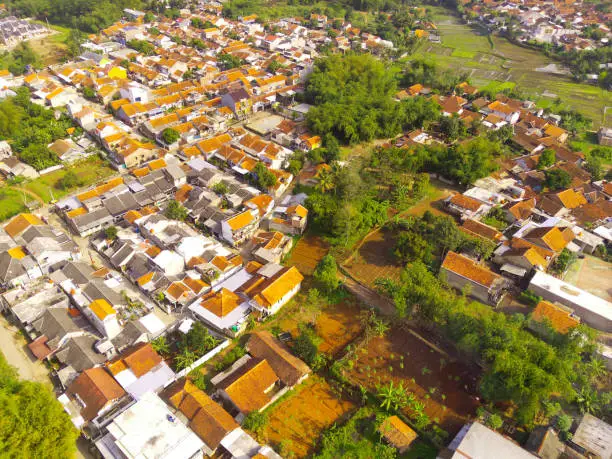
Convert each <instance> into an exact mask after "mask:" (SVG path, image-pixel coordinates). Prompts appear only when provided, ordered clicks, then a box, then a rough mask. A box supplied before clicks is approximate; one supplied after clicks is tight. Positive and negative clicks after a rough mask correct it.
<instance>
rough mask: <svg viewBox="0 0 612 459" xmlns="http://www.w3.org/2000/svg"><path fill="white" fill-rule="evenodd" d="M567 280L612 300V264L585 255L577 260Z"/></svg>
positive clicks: (566, 277)
mask: <svg viewBox="0 0 612 459" xmlns="http://www.w3.org/2000/svg"><path fill="white" fill-rule="evenodd" d="M565 281H566V282H569V283H571V284H574V285H575V286H576V287H578V288H581V289H583V290H586V291H587V292H590V293H592V294H593V295H596V296H598V297H601V298H603V299H604V300H607V301H612V265H610V263H606V262H605V261H603V260H601V259H599V258H596V257H593V256H591V255H585V257H584V259H581V260H576V262H575V263H574V265H573V266H572V267H571V268H570V270H569V272H568V273H567V275H566V276H565Z"/></svg>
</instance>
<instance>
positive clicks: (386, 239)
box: [343, 228, 402, 288]
mask: <svg viewBox="0 0 612 459" xmlns="http://www.w3.org/2000/svg"><path fill="white" fill-rule="evenodd" d="M395 243H396V241H395V235H394V234H393V231H391V230H389V229H386V228H383V229H381V230H380V231H377V232H375V233H373V234H370V235H369V236H368V237H367V238H366V239H365V241H364V242H363V244H362V245H361V247H360V248H359V249H358V250H357V251H356V253H355V254H354V255H353V256H352V257H351V258H349V259H348V260H347V262H346V263H345V264H344V266H343V267H344V268H345V269H346V270H347V271H348V272H349V274H351V276H353V277H354V278H355V279H356V280H358V281H359V282H361V283H363V284H364V285H366V286H368V287H370V288H374V287H375V282H376V279H379V278H389V279H393V280H399V277H400V272H401V271H402V265H401V264H400V263H399V262H398V261H397V259H396V257H395V256H394V255H393V248H394V247H395Z"/></svg>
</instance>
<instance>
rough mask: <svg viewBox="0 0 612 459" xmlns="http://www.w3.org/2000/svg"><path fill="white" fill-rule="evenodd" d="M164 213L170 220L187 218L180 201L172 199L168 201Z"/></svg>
mask: <svg viewBox="0 0 612 459" xmlns="http://www.w3.org/2000/svg"><path fill="white" fill-rule="evenodd" d="M164 215H165V216H166V217H168V218H170V219H172V220H179V221H183V220H185V219H186V218H187V215H188V212H187V209H185V208H184V207H183V206H182V205H181V203H180V202H178V201H176V200H172V201H170V202H169V203H168V207H166V210H165V211H164Z"/></svg>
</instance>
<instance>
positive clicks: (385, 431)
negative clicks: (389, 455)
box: [378, 416, 418, 454]
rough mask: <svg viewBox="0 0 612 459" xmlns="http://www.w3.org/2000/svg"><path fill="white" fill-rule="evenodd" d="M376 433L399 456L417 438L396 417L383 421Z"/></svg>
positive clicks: (415, 434)
mask: <svg viewBox="0 0 612 459" xmlns="http://www.w3.org/2000/svg"><path fill="white" fill-rule="evenodd" d="M378 432H379V433H380V435H381V437H382V438H384V439H385V440H386V441H387V443H389V444H390V445H391V446H393V447H394V448H395V449H397V451H398V452H399V453H400V454H404V453H405V452H406V451H408V449H409V448H410V445H411V444H412V442H413V441H414V440H416V438H417V436H418V435H417V433H416V432H415V431H414V430H412V429H411V428H410V427H409V426H408V425H406V423H405V422H404V421H402V420H401V419H400V418H398V417H397V416H390V417H388V418H387V419H385V420H384V421H383V422H382V423H381V425H380V427H379V428H378Z"/></svg>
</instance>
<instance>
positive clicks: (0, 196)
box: [0, 187, 30, 221]
mask: <svg viewBox="0 0 612 459" xmlns="http://www.w3.org/2000/svg"><path fill="white" fill-rule="evenodd" d="M24 199H25V201H29V200H30V197H29V196H26V197H25V198H24V196H23V194H21V193H20V192H19V191H17V190H12V189H10V188H7V187H2V188H0V221H3V220H7V219H9V218H11V217H12V216H13V215H17V214H18V213H20V212H23V211H24V210H26V206H25V204H24Z"/></svg>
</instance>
